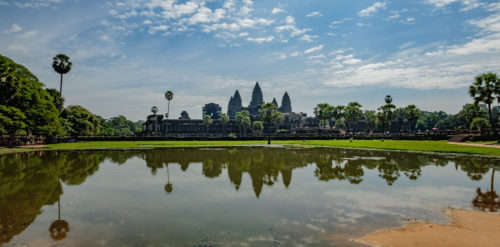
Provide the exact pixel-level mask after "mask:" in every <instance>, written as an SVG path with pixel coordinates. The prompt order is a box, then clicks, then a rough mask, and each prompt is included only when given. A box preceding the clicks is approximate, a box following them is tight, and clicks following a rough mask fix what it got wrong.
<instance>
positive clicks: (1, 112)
mask: <svg viewBox="0 0 500 247" xmlns="http://www.w3.org/2000/svg"><path fill="white" fill-rule="evenodd" d="M25 119H26V116H25V115H24V113H22V112H21V111H20V110H19V109H17V108H15V107H12V106H4V105H0V135H10V136H14V135H25V134H26V124H25V123H24V120H25Z"/></svg>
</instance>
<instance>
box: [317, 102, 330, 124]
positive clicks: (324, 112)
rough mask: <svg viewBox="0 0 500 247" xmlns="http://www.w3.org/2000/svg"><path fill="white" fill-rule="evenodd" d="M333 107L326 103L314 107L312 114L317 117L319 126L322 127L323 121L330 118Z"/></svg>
mask: <svg viewBox="0 0 500 247" xmlns="http://www.w3.org/2000/svg"><path fill="white" fill-rule="evenodd" d="M333 111H334V108H333V107H332V106H331V105H329V104H327V103H322V104H318V105H317V106H316V107H314V115H316V118H318V119H319V122H320V128H323V127H324V125H325V123H326V122H327V121H328V120H330V119H331V118H332V114H333Z"/></svg>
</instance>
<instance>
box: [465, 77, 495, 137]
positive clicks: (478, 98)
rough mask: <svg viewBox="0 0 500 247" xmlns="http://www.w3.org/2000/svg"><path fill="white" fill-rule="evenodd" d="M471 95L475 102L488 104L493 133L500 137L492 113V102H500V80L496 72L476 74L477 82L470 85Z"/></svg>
mask: <svg viewBox="0 0 500 247" xmlns="http://www.w3.org/2000/svg"><path fill="white" fill-rule="evenodd" d="M469 95H470V96H471V97H472V98H473V99H474V104H475V105H477V104H479V103H484V104H486V105H487V106H488V116H489V119H490V124H491V127H492V128H493V133H494V135H495V136H497V137H498V133H497V131H496V128H495V123H494V122H493V116H492V114H491V104H493V103H494V102H495V99H496V100H497V102H499V99H500V80H499V79H498V77H497V75H496V74H494V73H485V74H481V75H479V76H476V78H475V82H474V83H473V84H472V85H471V86H470V87H469Z"/></svg>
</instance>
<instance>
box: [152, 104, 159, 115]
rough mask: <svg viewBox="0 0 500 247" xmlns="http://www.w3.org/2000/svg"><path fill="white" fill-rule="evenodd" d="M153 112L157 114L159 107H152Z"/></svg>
mask: <svg viewBox="0 0 500 247" xmlns="http://www.w3.org/2000/svg"><path fill="white" fill-rule="evenodd" d="M151 112H152V113H153V115H156V113H157V112H158V107H156V106H153V107H151Z"/></svg>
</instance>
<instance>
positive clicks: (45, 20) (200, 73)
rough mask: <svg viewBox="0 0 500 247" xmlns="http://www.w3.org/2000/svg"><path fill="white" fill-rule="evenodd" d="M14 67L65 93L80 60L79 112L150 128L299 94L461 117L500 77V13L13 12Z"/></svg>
mask: <svg viewBox="0 0 500 247" xmlns="http://www.w3.org/2000/svg"><path fill="white" fill-rule="evenodd" d="M0 18H1V22H0V54H3V55H6V56H8V57H10V58H12V59H14V60H15V61H16V62H18V63H21V64H23V65H25V66H27V67H28V68H29V69H30V70H31V71H32V72H34V73H35V74H36V75H37V76H38V77H39V79H40V80H41V81H42V82H44V83H45V84H46V86H47V87H51V88H58V83H59V82H58V74H56V73H55V72H54V71H53V70H52V68H51V59H52V57H53V56H54V55H55V54H57V53H60V52H62V53H65V54H67V55H69V56H70V57H71V59H72V61H73V70H72V71H71V72H70V73H69V74H68V75H67V76H65V80H64V88H63V94H64V96H65V98H66V104H67V105H69V104H79V105H83V106H84V107H87V108H88V109H89V110H91V111H92V112H94V113H96V114H99V115H101V116H103V117H106V118H109V117H112V116H116V115H118V114H121V115H125V116H126V117H128V118H130V119H133V120H139V119H144V118H145V116H146V115H148V114H149V113H150V109H151V106H153V105H156V106H158V107H159V109H160V112H166V108H167V107H166V101H165V100H164V96H163V93H164V92H165V91H166V90H172V91H173V92H174V100H173V101H172V103H171V111H172V113H171V116H172V117H178V116H179V114H180V112H181V111H183V110H186V111H188V113H189V114H190V116H191V117H192V118H200V117H201V107H202V106H203V105H204V104H206V103H210V102H214V103H218V104H220V105H221V106H222V108H223V111H226V110H227V103H228V101H229V97H230V96H231V95H232V94H233V93H234V91H235V90H236V89H239V90H240V93H241V95H242V99H243V104H244V105H246V104H248V103H249V101H250V94H251V90H252V88H253V85H254V84H255V82H256V81H259V82H260V84H261V87H262V90H263V93H264V100H265V101H271V100H272V99H273V97H276V98H277V100H278V102H281V97H282V96H283V94H284V92H285V91H288V93H289V94H290V97H291V100H292V107H293V110H294V111H297V112H299V111H302V112H306V113H308V115H311V113H312V109H313V107H314V106H315V105H316V104H318V103H323V102H327V103H330V104H333V105H338V104H342V105H345V104H347V103H348V102H350V101H358V102H360V103H361V104H362V105H363V108H364V109H373V110H374V109H376V108H377V107H378V106H380V105H381V104H383V103H384V96H385V95H386V94H391V95H392V97H393V98H394V103H395V104H396V105H397V106H399V107H403V106H406V105H408V104H416V105H417V106H418V107H420V108H421V109H423V110H429V111H434V110H444V111H446V112H449V113H456V112H458V111H459V109H460V108H461V107H462V105H463V104H465V103H468V102H470V101H471V100H470V97H469V96H468V95H467V88H468V85H470V83H471V82H472V81H473V78H474V76H476V75H478V74H480V73H483V72H490V71H491V72H496V73H500V3H498V2H496V1H487V0H408V1H406V0H405V1H396V0H387V1H372V0H356V1H353V0H322V1H320V0H308V1H304V0H302V1H299V0H277V1H269V0H268V1H263V0H184V1H180V0H178V1H176V0H122V1H96V0H85V1H84V0H12V1H10V0H0Z"/></svg>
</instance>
